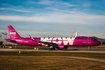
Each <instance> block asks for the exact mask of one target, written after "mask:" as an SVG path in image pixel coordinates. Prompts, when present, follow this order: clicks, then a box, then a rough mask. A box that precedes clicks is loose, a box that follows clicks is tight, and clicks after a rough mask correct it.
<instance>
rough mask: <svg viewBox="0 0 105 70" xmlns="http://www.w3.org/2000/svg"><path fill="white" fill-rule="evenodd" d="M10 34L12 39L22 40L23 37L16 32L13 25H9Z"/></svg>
mask: <svg viewBox="0 0 105 70" xmlns="http://www.w3.org/2000/svg"><path fill="white" fill-rule="evenodd" d="M8 32H9V35H10V38H11V39H15V38H21V36H20V35H19V34H18V33H17V32H16V30H15V29H14V28H13V27H12V26H11V25H8Z"/></svg>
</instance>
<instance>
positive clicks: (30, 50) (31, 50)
mask: <svg viewBox="0 0 105 70" xmlns="http://www.w3.org/2000/svg"><path fill="white" fill-rule="evenodd" d="M0 51H26V52H81V53H105V51H66V50H52V51H49V50H35V49H0Z"/></svg>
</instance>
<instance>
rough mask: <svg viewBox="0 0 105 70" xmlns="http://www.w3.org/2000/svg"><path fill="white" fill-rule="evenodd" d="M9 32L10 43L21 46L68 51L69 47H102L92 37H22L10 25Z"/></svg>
mask: <svg viewBox="0 0 105 70" xmlns="http://www.w3.org/2000/svg"><path fill="white" fill-rule="evenodd" d="M8 32H9V35H10V38H9V39H7V41H8V42H12V43H16V44H19V45H26V46H34V47H35V46H48V47H49V49H51V50H55V49H56V48H57V49H67V48H68V46H84V47H86V46H87V47H88V46H90V47H91V46H97V45H100V42H99V41H97V40H96V39H95V38H91V37H43V38H42V37H34V38H33V37H31V36H30V37H29V38H23V37H21V36H20V35H19V34H18V33H17V32H16V30H15V29H14V28H13V27H12V26H11V25H8Z"/></svg>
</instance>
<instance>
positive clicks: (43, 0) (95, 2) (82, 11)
mask: <svg viewBox="0 0 105 70" xmlns="http://www.w3.org/2000/svg"><path fill="white" fill-rule="evenodd" d="M7 25H12V26H13V27H14V28H15V29H16V30H17V32H18V33H19V34H20V35H21V36H23V37H28V36H29V34H30V35H32V36H34V37H35V36H41V37H47V36H49V37H50V36H51V37H62V36H64V37H66V36H73V33H74V32H75V31H77V32H78V34H79V35H80V36H97V37H100V38H105V0H0V32H2V31H3V32H5V31H7Z"/></svg>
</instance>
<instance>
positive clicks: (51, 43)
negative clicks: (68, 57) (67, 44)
mask: <svg viewBox="0 0 105 70" xmlns="http://www.w3.org/2000/svg"><path fill="white" fill-rule="evenodd" d="M29 36H30V35H29ZM30 38H31V40H32V41H35V42H39V43H42V44H45V45H48V46H58V44H56V43H53V42H46V41H38V40H35V39H34V38H33V37H32V36H30Z"/></svg>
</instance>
